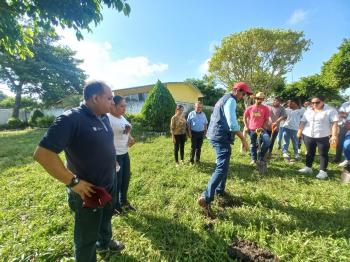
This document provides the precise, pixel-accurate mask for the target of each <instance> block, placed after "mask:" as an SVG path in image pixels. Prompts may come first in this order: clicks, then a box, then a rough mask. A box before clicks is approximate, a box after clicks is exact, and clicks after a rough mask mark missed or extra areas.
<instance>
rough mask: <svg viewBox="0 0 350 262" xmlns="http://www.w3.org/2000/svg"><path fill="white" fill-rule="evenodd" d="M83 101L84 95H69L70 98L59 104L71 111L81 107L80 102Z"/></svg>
mask: <svg viewBox="0 0 350 262" xmlns="http://www.w3.org/2000/svg"><path fill="white" fill-rule="evenodd" d="M83 100H84V99H83V96H82V95H69V96H66V97H64V98H62V99H61V101H59V104H60V105H61V106H62V107H63V108H67V109H68V108H69V109H71V108H74V107H78V106H79V105H80V102H81V101H83Z"/></svg>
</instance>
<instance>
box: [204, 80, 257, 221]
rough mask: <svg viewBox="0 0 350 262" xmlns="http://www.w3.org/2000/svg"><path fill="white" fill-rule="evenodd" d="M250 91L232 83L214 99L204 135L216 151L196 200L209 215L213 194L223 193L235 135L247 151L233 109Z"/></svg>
mask: <svg viewBox="0 0 350 262" xmlns="http://www.w3.org/2000/svg"><path fill="white" fill-rule="evenodd" d="M250 94H252V92H251V91H250V88H249V86H248V85H247V84H246V83H244V82H238V83H236V84H235V85H234V86H233V89H232V92H231V93H229V94H225V95H224V96H223V97H221V98H220V99H219V101H218V102H216V104H215V107H214V111H213V113H212V114H211V117H210V123H209V127H208V132H207V137H208V139H209V141H210V143H211V144H212V145H213V148H214V150H215V153H216V161H215V163H216V166H215V170H214V172H213V174H212V176H211V178H210V180H209V182H208V186H207V188H206V189H205V191H204V192H203V194H202V195H201V196H200V197H199V198H198V200H197V202H198V204H199V205H200V206H201V207H202V208H203V210H204V212H205V213H206V215H207V216H209V217H212V214H211V210H210V203H211V202H213V201H214V195H215V194H217V195H220V196H224V194H225V187H226V179H227V173H228V169H229V165H230V157H231V144H232V143H233V141H234V137H235V135H237V136H238V137H239V138H240V140H241V142H242V145H243V149H244V150H245V151H246V150H248V144H247V141H246V139H245V137H244V136H243V134H242V132H241V131H240V126H239V124H238V121H237V115H236V109H237V101H239V100H241V99H242V98H243V97H244V96H245V95H250Z"/></svg>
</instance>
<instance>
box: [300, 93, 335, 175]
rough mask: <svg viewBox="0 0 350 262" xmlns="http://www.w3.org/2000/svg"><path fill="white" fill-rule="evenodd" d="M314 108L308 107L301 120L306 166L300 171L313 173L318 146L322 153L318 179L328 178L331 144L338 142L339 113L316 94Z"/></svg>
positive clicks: (313, 102)
mask: <svg viewBox="0 0 350 262" xmlns="http://www.w3.org/2000/svg"><path fill="white" fill-rule="evenodd" d="M311 103H312V108H310V109H307V110H306V111H305V113H304V115H303V117H302V119H301V121H300V126H299V130H298V133H297V136H298V137H301V136H302V135H303V137H304V143H305V146H306V151H307V154H306V163H305V167H303V168H302V169H300V170H299V172H300V173H312V168H311V167H312V163H313V162H314V159H315V154H316V147H317V148H318V151H319V155H320V171H319V173H318V174H317V175H316V178H318V179H326V178H327V177H328V175H327V166H328V151H329V147H330V144H332V145H333V146H334V147H335V146H336V145H337V143H338V132H339V128H338V120H339V118H338V113H337V111H336V110H335V109H334V108H332V107H330V106H328V105H326V104H325V103H324V99H323V97H321V96H315V97H313V98H312V100H311Z"/></svg>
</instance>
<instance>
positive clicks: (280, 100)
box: [273, 96, 282, 103]
mask: <svg viewBox="0 0 350 262" xmlns="http://www.w3.org/2000/svg"><path fill="white" fill-rule="evenodd" d="M273 100H277V101H278V102H280V103H281V102H282V98H281V97H280V96H275V97H274V98H273Z"/></svg>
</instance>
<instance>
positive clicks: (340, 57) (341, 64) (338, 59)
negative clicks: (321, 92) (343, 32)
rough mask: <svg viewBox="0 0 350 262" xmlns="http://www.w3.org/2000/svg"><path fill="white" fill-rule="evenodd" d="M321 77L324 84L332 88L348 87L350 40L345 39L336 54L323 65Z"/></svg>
mask: <svg viewBox="0 0 350 262" xmlns="http://www.w3.org/2000/svg"><path fill="white" fill-rule="evenodd" d="M321 76H322V81H323V82H324V84H325V85H327V86H330V87H332V88H335V89H343V90H345V89H346V88H349V87H350V39H345V40H344V41H343V43H342V44H341V45H340V46H339V47H338V52H337V53H335V54H334V55H332V57H331V58H330V59H329V60H328V61H326V62H325V63H324V64H323V66H322V69H321Z"/></svg>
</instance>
